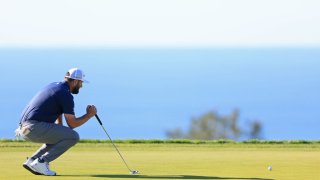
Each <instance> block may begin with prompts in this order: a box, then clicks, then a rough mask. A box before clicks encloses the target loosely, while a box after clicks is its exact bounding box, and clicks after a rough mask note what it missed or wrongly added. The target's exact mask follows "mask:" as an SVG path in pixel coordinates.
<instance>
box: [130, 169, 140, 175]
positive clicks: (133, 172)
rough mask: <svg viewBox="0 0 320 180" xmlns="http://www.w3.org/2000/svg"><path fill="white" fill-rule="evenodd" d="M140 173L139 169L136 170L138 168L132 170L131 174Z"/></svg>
mask: <svg viewBox="0 0 320 180" xmlns="http://www.w3.org/2000/svg"><path fill="white" fill-rule="evenodd" d="M138 173H139V171H136V170H134V171H131V174H138Z"/></svg>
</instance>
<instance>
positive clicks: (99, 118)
mask: <svg viewBox="0 0 320 180" xmlns="http://www.w3.org/2000/svg"><path fill="white" fill-rule="evenodd" d="M94 116H96V118H97V120H98V121H99V124H100V125H102V122H101V120H100V118H99V116H98V114H96V115H94Z"/></svg>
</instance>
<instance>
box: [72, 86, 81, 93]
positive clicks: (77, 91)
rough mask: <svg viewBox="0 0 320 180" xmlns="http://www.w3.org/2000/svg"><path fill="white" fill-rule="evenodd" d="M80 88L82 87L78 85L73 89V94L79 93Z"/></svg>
mask: <svg viewBox="0 0 320 180" xmlns="http://www.w3.org/2000/svg"><path fill="white" fill-rule="evenodd" d="M79 89H80V87H78V86H77V87H75V88H74V89H73V90H72V91H71V93H72V94H78V93H79Z"/></svg>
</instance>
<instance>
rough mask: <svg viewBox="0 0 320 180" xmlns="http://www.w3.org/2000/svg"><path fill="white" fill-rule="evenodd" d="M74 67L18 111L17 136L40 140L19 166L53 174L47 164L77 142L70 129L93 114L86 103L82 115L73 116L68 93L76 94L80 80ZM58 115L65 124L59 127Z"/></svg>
mask: <svg viewBox="0 0 320 180" xmlns="http://www.w3.org/2000/svg"><path fill="white" fill-rule="evenodd" d="M84 76H85V75H84V73H83V71H82V70H80V69H78V68H72V69H70V70H69V71H68V72H67V73H66V75H65V78H64V81H63V82H55V83H51V84H49V85H48V86H46V87H44V88H43V89H42V90H41V91H39V92H38V93H37V94H36V95H35V96H34V97H33V99H32V100H31V101H30V102H29V104H28V105H27V107H26V108H25V110H24V111H23V113H22V116H21V120H20V124H19V128H18V129H17V130H16V133H17V135H18V136H21V137H22V138H24V139H25V140H28V141H32V142H35V143H43V145H42V146H41V147H40V149H38V150H37V151H36V152H35V153H34V154H33V155H32V157H30V158H27V161H26V162H24V163H23V167H24V168H26V169H27V170H29V171H30V172H32V173H33V174H37V175H40V174H41V175H46V176H55V175H56V172H54V171H51V170H50V168H49V163H50V162H51V161H53V160H55V159H56V158H58V157H59V156H61V155H62V154H63V153H64V152H66V151H67V150H68V149H69V148H70V147H72V146H73V145H75V144H76V143H77V142H78V141H79V135H78V133H77V132H76V131H74V130H73V129H74V128H76V127H78V126H81V125H82V124H84V123H86V122H87V121H88V120H89V119H90V118H91V117H93V116H94V115H95V114H96V113H97V110H96V107H95V106H94V105H88V106H87V108H86V114H84V115H83V116H81V117H76V116H75V113H74V101H73V96H72V94H78V93H79V89H80V88H81V87H82V83H83V82H86V81H85V80H84ZM62 114H63V115H64V118H65V120H66V122H67V124H68V126H69V127H66V126H63V122H62Z"/></svg>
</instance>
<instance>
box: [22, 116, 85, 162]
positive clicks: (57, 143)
mask: <svg viewBox="0 0 320 180" xmlns="http://www.w3.org/2000/svg"><path fill="white" fill-rule="evenodd" d="M21 129H24V130H27V131H25V132H27V133H24V134H23V135H22V137H23V138H24V139H25V140H27V141H31V142H36V143H44V144H43V145H42V146H41V147H40V148H39V149H38V150H37V151H36V153H35V154H33V156H32V158H35V159H36V158H39V157H41V158H42V159H43V160H44V161H46V162H51V161H53V160H55V159H56V158H58V157H59V156H61V155H62V154H63V153H64V152H66V151H67V150H68V149H69V148H70V147H72V146H73V145H75V144H76V143H77V142H78V141H79V134H78V133H77V132H76V131H74V130H73V129H71V128H69V127H65V126H62V125H57V124H54V123H46V122H38V121H26V122H24V123H23V124H22V126H21Z"/></svg>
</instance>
